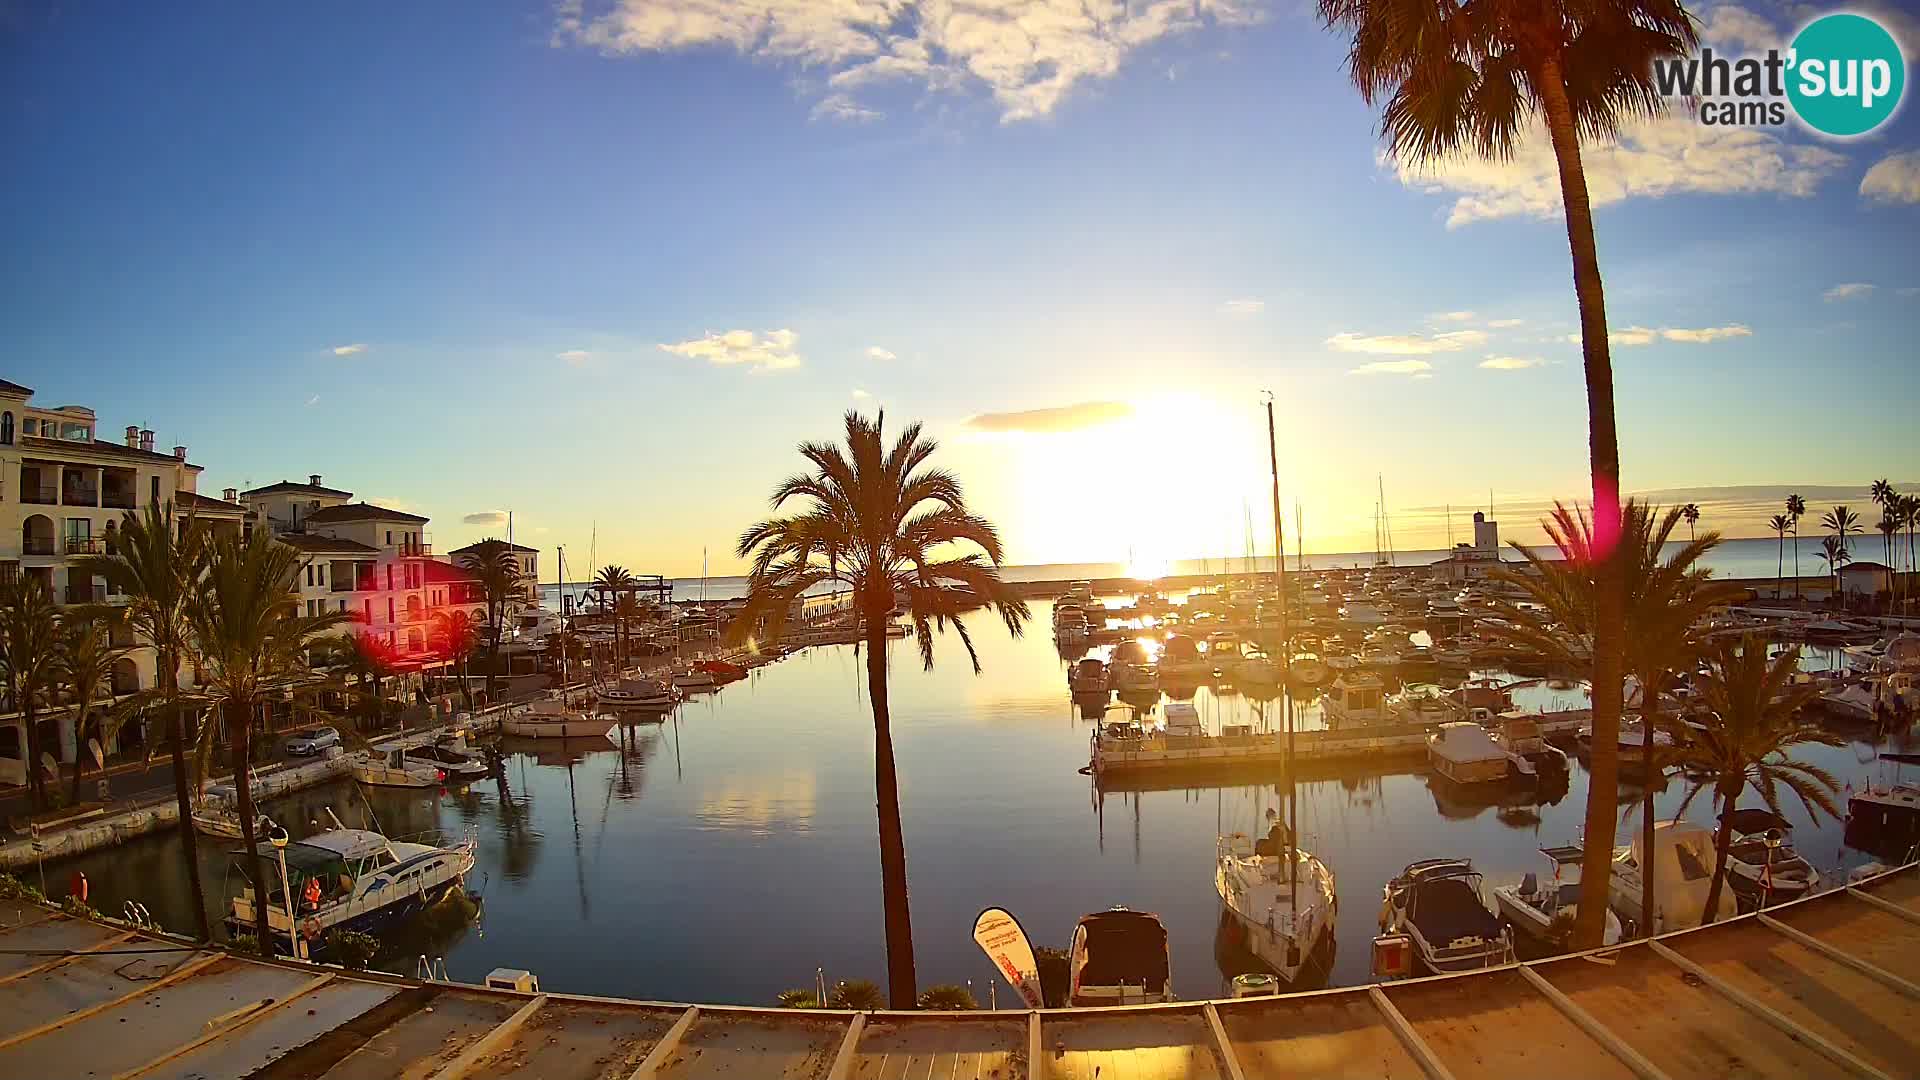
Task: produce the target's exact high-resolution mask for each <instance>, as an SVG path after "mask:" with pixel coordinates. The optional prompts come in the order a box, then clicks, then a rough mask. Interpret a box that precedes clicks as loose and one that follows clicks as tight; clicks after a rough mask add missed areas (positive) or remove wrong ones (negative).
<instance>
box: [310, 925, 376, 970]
mask: <svg viewBox="0 0 1920 1080" xmlns="http://www.w3.org/2000/svg"><path fill="white" fill-rule="evenodd" d="M322 940H323V942H324V944H325V945H326V949H327V955H328V956H331V957H332V958H333V959H334V960H335V961H337V962H338V963H339V964H340V966H342V967H344V968H346V969H347V970H349V971H362V970H365V969H366V966H367V965H368V964H370V963H372V962H373V958H374V957H375V956H376V955H378V954H379V952H380V939H379V938H377V937H374V936H373V935H372V934H363V933H360V932H359V931H358V930H339V929H334V930H329V931H327V934H326V937H325V938H324V939H322Z"/></svg>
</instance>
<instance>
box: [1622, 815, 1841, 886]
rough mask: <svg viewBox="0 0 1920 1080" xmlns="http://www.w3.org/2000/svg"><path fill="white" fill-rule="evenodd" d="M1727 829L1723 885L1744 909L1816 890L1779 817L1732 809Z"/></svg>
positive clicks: (1816, 880) (1815, 879) (1812, 873)
mask: <svg viewBox="0 0 1920 1080" xmlns="http://www.w3.org/2000/svg"><path fill="white" fill-rule="evenodd" d="M1727 828H1728V830H1729V831H1730V832H1731V833H1732V835H1733V843H1732V845H1731V846H1729V847H1728V848H1727V884H1728V885H1731V886H1732V887H1733V891H1734V892H1735V893H1736V894H1737V895H1738V896H1739V898H1740V899H1741V900H1742V901H1744V902H1745V904H1746V906H1748V907H1753V908H1758V907H1762V906H1766V907H1771V906H1773V905H1774V904H1779V903H1784V902H1786V901H1788V900H1798V899H1800V898H1801V897H1803V896H1808V895H1811V894H1812V893H1813V891H1814V890H1816V889H1818V888H1819V887H1820V871H1818V870H1815V869H1814V868H1813V864H1812V863H1810V862H1808V861H1807V860H1806V859H1805V858H1804V857H1803V856H1802V855H1801V854H1800V853H1799V852H1797V851H1795V850H1793V842H1792V839H1791V834H1792V833H1793V826H1791V825H1789V824H1787V822H1786V820H1785V819H1784V818H1782V817H1780V815H1778V814H1775V813H1774V812H1773V811H1771V810H1764V809H1761V808H1759V807H1754V806H1749V807H1746V808H1745V809H1741V810H1735V811H1734V812H1733V814H1732V816H1731V817H1729V818H1728V820H1727ZM1656 880H1657V879H1656Z"/></svg>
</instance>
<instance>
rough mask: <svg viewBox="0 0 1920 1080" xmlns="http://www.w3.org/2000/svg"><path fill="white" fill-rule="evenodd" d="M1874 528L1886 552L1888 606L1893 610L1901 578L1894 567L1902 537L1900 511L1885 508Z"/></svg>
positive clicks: (1890, 507)
mask: <svg viewBox="0 0 1920 1080" xmlns="http://www.w3.org/2000/svg"><path fill="white" fill-rule="evenodd" d="M1874 528H1876V529H1878V530H1880V546H1881V548H1882V549H1883V550H1884V551H1885V552H1886V557H1887V600H1888V605H1887V606H1888V607H1889V608H1892V607H1893V603H1892V601H1893V599H1894V597H1893V590H1894V587H1895V585H1896V584H1898V578H1899V574H1898V573H1897V572H1896V571H1895V569H1894V565H1893V563H1894V554H1893V553H1894V549H1895V543H1896V538H1897V537H1898V536H1899V535H1900V513H1899V511H1898V510H1896V509H1895V508H1894V507H1892V506H1887V507H1884V508H1883V509H1882V510H1881V511H1880V520H1879V521H1878V522H1877V523H1875V524H1874Z"/></svg>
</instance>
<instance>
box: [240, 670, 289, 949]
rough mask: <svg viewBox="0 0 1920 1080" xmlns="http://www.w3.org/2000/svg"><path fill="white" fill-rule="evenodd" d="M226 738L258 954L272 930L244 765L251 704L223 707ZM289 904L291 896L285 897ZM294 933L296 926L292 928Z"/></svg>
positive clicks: (249, 747)
mask: <svg viewBox="0 0 1920 1080" xmlns="http://www.w3.org/2000/svg"><path fill="white" fill-rule="evenodd" d="M227 738H228V739H229V740H230V741H231V742H232V746H233V790H234V791H235V792H236V793H237V794H238V798H237V799H236V800H235V803H236V806H237V807H238V809H239V812H240V850H241V851H243V852H245V853H246V854H245V858H246V860H247V864H248V865H247V871H248V873H249V875H250V876H251V877H252V878H253V934H254V939H255V943H256V944H257V945H258V946H259V948H260V955H262V956H272V955H273V931H272V930H271V929H270V928H269V927H268V926H267V891H268V889H269V888H270V884H269V881H268V878H267V870H266V863H265V862H263V861H262V860H261V858H260V849H259V846H258V845H259V839H258V838H257V837H255V836H254V834H253V778H252V777H251V776H250V775H249V773H248V768H247V767H248V766H249V765H250V764H252V757H253V703H252V702H248V701H235V702H230V703H228V706H227ZM287 900H288V902H289V903H291V902H292V900H293V898H292V897H287ZM293 930H294V932H295V933H298V932H299V928H298V927H294V928H293Z"/></svg>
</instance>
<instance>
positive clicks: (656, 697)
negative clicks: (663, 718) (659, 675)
mask: <svg viewBox="0 0 1920 1080" xmlns="http://www.w3.org/2000/svg"><path fill="white" fill-rule="evenodd" d="M594 697H595V699H596V700H597V701H599V703H600V707H601V708H603V709H670V708H672V707H673V703H674V702H676V701H678V700H680V695H679V694H677V693H675V692H674V689H673V687H671V686H668V685H667V684H666V683H663V682H661V681H660V680H659V679H621V680H620V681H619V682H616V683H614V684H613V685H612V686H610V687H607V688H606V689H604V690H600V691H598V692H596V693H595V695H594Z"/></svg>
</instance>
